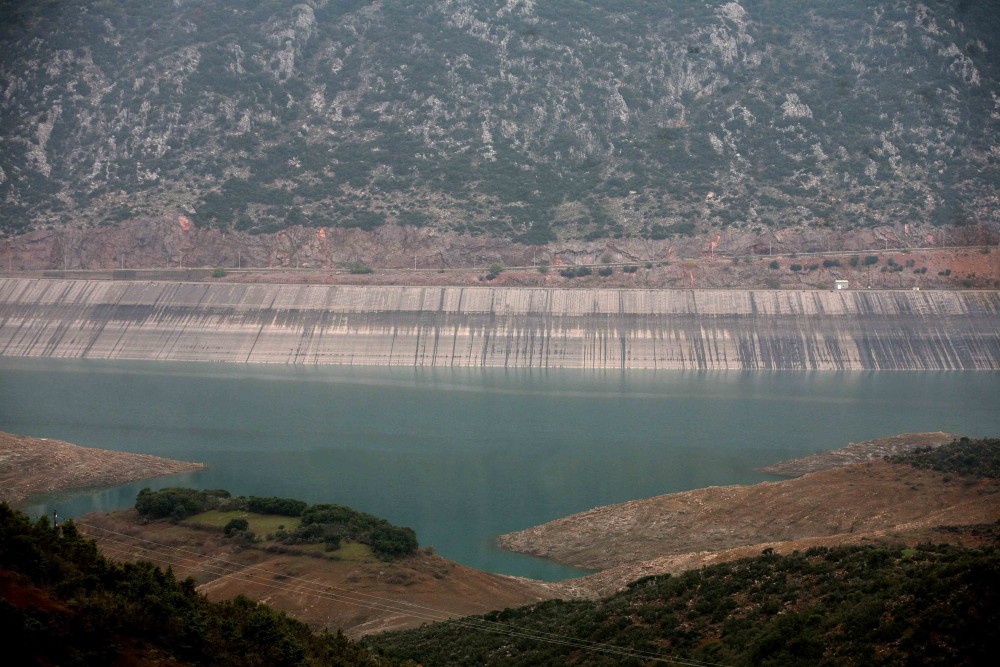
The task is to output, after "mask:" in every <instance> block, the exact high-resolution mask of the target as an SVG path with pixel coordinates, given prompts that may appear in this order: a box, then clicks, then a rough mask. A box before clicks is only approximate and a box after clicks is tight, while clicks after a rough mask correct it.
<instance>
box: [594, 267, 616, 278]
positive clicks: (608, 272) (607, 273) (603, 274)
mask: <svg viewBox="0 0 1000 667" xmlns="http://www.w3.org/2000/svg"><path fill="white" fill-rule="evenodd" d="M614 272H615V270H614V269H613V268H611V267H610V266H602V267H601V268H600V269H598V270H597V275H599V276H601V277H602V278H607V277H608V276H610V275H611V274H613V273H614Z"/></svg>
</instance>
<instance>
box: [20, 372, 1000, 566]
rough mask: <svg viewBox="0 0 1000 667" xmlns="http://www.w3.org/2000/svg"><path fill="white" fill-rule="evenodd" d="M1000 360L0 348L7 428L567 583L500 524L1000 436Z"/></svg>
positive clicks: (47, 502)
mask: <svg viewBox="0 0 1000 667" xmlns="http://www.w3.org/2000/svg"><path fill="white" fill-rule="evenodd" d="M998 380H1000V378H998V374H997V373H992V372H881V373H879V372H860V371H857V372H844V373H832V372H791V371H782V372H702V373H698V372H682V371H667V372H664V371H657V372H653V371H649V372H644V371H629V372H628V373H618V372H587V371H567V370H562V371H547V372H546V371H542V372H539V371H537V370H536V371H524V370H522V371H504V370H492V369H490V370H470V369H463V370H448V369H416V370H415V369H401V368H392V369H389V368H350V367H290V366H249V365H224V364H214V365H213V364H202V363H182V362H169V363H167V362H160V363H157V362H109V361H79V360H73V361H64V360H56V359H14V358H0V430H4V431H8V432H12V433H19V434H23V435H30V436H36V437H47V438H58V439H61V440H66V441H69V442H72V443H75V444H79V445H83V446H88V447H100V448H106V449H114V450H120V451H128V452H138V453H147V454H156V455H159V456H166V457H170V458H175V459H181V460H186V461H199V462H203V463H205V464H207V466H208V467H207V468H206V469H205V470H203V471H199V472H196V473H191V474H187V475H181V476H175V477H171V478H164V479H156V480H150V481H147V482H140V483H136V484H128V485H123V486H120V487H115V488H112V489H101V490H96V491H84V492H79V493H70V494H65V495H63V496H60V497H56V498H42V499H37V500H36V501H34V502H31V503H29V504H28V505H26V506H25V507H24V509H25V510H26V511H28V512H29V513H31V514H40V513H42V512H48V511H51V509H52V508H58V510H59V512H60V514H61V515H63V516H79V515H80V514H83V513H85V512H89V511H109V510H113V509H117V508H121V507H127V506H130V505H131V504H132V502H133V501H134V499H135V494H136V493H137V492H138V490H139V489H141V488H142V487H143V486H151V487H153V488H159V487H163V486H176V485H190V486H196V487H202V488H225V489H228V490H230V491H231V492H233V493H234V494H240V495H249V494H254V495H275V496H287V497H295V498H301V499H303V500H306V501H308V502H335V503H341V504H345V505H350V506H352V507H354V508H356V509H359V510H362V511H365V512H370V513H372V514H376V515H378V516H382V517H384V518H386V519H388V520H390V521H392V522H394V523H397V524H401V525H406V526H410V527H412V528H414V529H415V530H416V531H417V535H418V537H419V539H420V542H421V544H422V545H424V546H428V545H432V546H434V547H435V548H436V549H437V551H438V552H439V553H441V554H442V555H444V556H446V557H448V558H452V559H454V560H457V561H459V562H461V563H464V564H466V565H469V566H472V567H476V568H480V569H484V570H489V571H492V572H501V573H505V574H515V575H520V576H527V577H535V578H541V579H561V578H565V577H568V576H575V575H576V574H579V572H578V571H576V570H572V569H570V568H564V567H560V566H558V565H555V564H552V563H548V562H545V561H541V560H538V559H532V558H528V557H524V556H520V555H516V554H509V553H506V552H503V551H501V550H499V549H497V548H496V547H495V546H494V543H493V540H494V538H495V536H496V535H498V534H500V533H504V532H507V531H511V530H517V529H521V528H525V527H528V526H531V525H534V524H537V523H541V522H544V521H548V520H551V519H555V518H557V517H560V516H565V515H567V514H571V513H574V512H579V511H583V510H586V509H589V508H591V507H595V506H598V505H605V504H608V503H616V502H622V501H625V500H630V499H636V498H644V497H649V496H653V495H658V494H662V493H670V492H673V491H681V490H687V489H693V488H698V487H703V486H709V485H723V484H750V483H754V482H758V481H763V480H765V479H769V478H768V477H766V476H764V475H762V474H760V473H757V472H754V468H755V467H757V466H761V465H765V464H767V463H772V462H775V461H778V460H782V459H787V458H791V457H795V456H802V455H805V454H811V453H813V452H816V451H820V450H825V449H831V448H836V447H841V446H843V445H845V444H847V443H848V442H850V441H859V440H867V439H871V438H875V437H881V436H887V435H893V434H896V433H901V432H908V431H909V432H912V431H938V430H941V431H951V432H955V433H961V434H964V435H970V436H996V435H997V434H998V433H1000V411H998V410H997V409H996V408H997V405H1000V381H998Z"/></svg>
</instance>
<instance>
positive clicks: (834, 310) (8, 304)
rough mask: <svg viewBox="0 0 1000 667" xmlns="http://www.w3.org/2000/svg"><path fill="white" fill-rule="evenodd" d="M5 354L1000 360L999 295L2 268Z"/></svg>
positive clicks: (874, 362)
mask: <svg viewBox="0 0 1000 667" xmlns="http://www.w3.org/2000/svg"><path fill="white" fill-rule="evenodd" d="M0 355H5V356H23V357H60V358H93V359H149V360H173V361H184V360H190V361H218V362H246V363H282V364H319V365H322V364H348V365H351V364H354V365H376V366H440V367H446V366H455V367H507V368H594V369H629V368H636V369H638V368H642V369H705V370H722V369H737V370H861V369H864V370H998V369H1000V292H997V291H919V292H917V291H874V290H865V291H854V290H845V291H826V290H813V291H778V290H678V289H675V290H633V289H546V288H503V287H496V288H490V287H396V286H373V287H363V286H326V285H262V284H231V283H176V282H137V281H123V282H98V281H82V280H46V279H27V278H4V279H0Z"/></svg>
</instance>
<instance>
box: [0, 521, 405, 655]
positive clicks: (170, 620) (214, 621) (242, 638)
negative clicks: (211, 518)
mask: <svg viewBox="0 0 1000 667" xmlns="http://www.w3.org/2000/svg"><path fill="white" fill-rule="evenodd" d="M0 586H2V588H3V590H4V595H3V597H2V598H0V627H2V628H3V635H4V637H5V639H4V645H3V650H4V655H5V656H6V657H7V659H8V660H10V659H13V661H14V662H12V663H9V664H18V665H22V664H23V665H29V664H37V665H55V664H58V665H95V666H96V665H112V664H172V665H179V664H198V665H222V666H230V665H231V666H233V667H236V666H243V665H260V666H264V665H268V666H270V665H275V666H279V665H288V666H303V667H304V666H305V665H339V666H343V667H347V666H349V665H357V666H375V665H386V664H393V663H392V662H391V661H390V660H388V659H384V658H376V657H374V656H372V655H371V654H370V653H369V652H368V651H366V650H365V649H364V648H363V647H361V646H359V645H358V644H356V643H354V642H352V641H350V640H348V639H346V638H344V637H343V636H341V635H336V636H334V635H330V634H327V633H323V634H314V633H313V632H312V631H310V630H309V628H308V627H307V626H306V625H305V624H304V623H300V622H298V621H295V620H293V619H291V618H288V617H287V616H286V615H285V614H284V613H282V612H278V611H275V610H274V609H271V608H270V607H268V606H267V605H263V604H259V603H257V602H253V601H251V600H248V599H247V598H244V597H237V598H236V599H234V600H229V601H226V602H221V603H211V602H208V600H207V599H206V598H205V597H203V596H202V595H200V594H198V593H197V592H196V591H195V583H194V581H193V580H192V579H187V580H184V581H177V580H176V579H175V577H174V575H173V573H172V572H171V571H170V570H167V571H166V572H164V571H162V570H160V569H158V568H156V567H155V566H153V565H152V564H150V563H110V562H108V561H107V560H105V559H104V558H103V557H102V556H100V555H99V554H98V551H97V548H96V546H95V544H94V542H93V541H92V540H88V539H85V538H83V537H82V536H81V535H80V534H79V533H78V532H77V530H76V528H75V527H74V525H73V523H72V522H69V523H67V524H65V525H64V526H62V527H61V529H59V530H56V529H53V528H52V527H51V526H50V525H49V523H48V522H47V521H46V520H44V519H42V520H40V521H37V522H35V523H32V522H31V521H29V520H28V518H27V517H26V516H24V515H23V514H21V513H19V512H16V511H14V510H12V509H11V508H10V507H8V506H7V505H6V504H2V503H0Z"/></svg>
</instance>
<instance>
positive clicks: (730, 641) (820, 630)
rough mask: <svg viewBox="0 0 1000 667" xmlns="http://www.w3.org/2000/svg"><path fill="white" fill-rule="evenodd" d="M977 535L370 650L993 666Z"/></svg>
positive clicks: (998, 579) (800, 559) (511, 659)
mask: <svg viewBox="0 0 1000 667" xmlns="http://www.w3.org/2000/svg"><path fill="white" fill-rule="evenodd" d="M972 532H974V533H975V534H976V535H977V536H978V537H977V538H976V539H977V540H981V541H982V545H981V546H980V547H978V548H962V547H957V546H947V545H944V546H933V545H929V544H926V545H921V546H918V547H915V548H900V547H898V546H892V545H881V546H877V545H873V546H855V547H844V548H833V549H829V548H825V547H824V548H816V549H810V550H808V551H805V552H802V553H799V552H796V553H794V554H792V555H788V556H778V555H774V554H769V553H765V554H763V555H761V556H759V557H756V558H750V559H745V560H740V561H735V562H731V563H724V564H720V565H715V566H712V567H707V568H705V569H702V570H697V571H689V572H686V573H684V574H682V575H679V576H670V575H666V576H659V577H652V578H648V579H644V580H641V581H638V582H636V583H634V584H632V585H631V586H630V587H629V588H628V589H627V590H626V591H624V592H622V593H619V594H617V595H614V596H612V597H610V598H606V599H604V600H601V601H598V602H585V601H574V602H566V601H561V600H555V601H550V602H543V603H540V604H538V605H534V606H530V607H523V608H519V609H507V610H504V611H503V612H497V613H493V614H489V615H486V616H482V617H476V618H473V619H467V620H466V621H465V622H461V623H442V624H436V625H433V626H427V627H423V628H420V629H417V630H410V631H405V632H399V633H393V634H388V635H382V636H377V637H371V638H368V640H366V641H368V642H369V644H370V645H371V646H372V647H374V648H376V649H377V650H378V651H379V652H380V653H381V654H383V655H386V656H391V657H394V658H419V659H420V660H421V661H425V662H426V663H427V664H433V665H442V666H443V665H504V666H511V665H524V666H528V665H531V666H532V667H534V666H538V665H566V664H572V665H650V664H659V662H660V661H657V660H655V658H660V659H663V661H664V662H666V663H667V664H674V663H670V662H669V660H670V659H675V660H678V661H679V662H677V663H676V664H706V663H707V664H724V665H909V664H940V665H956V664H959V665H985V664H992V660H993V658H995V656H996V652H997V651H998V650H1000V595H998V592H1000V526H997V525H987V526H980V527H977V528H974V529H972ZM991 656H993V657H991ZM686 660H690V661H694V662H685V661H686Z"/></svg>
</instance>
